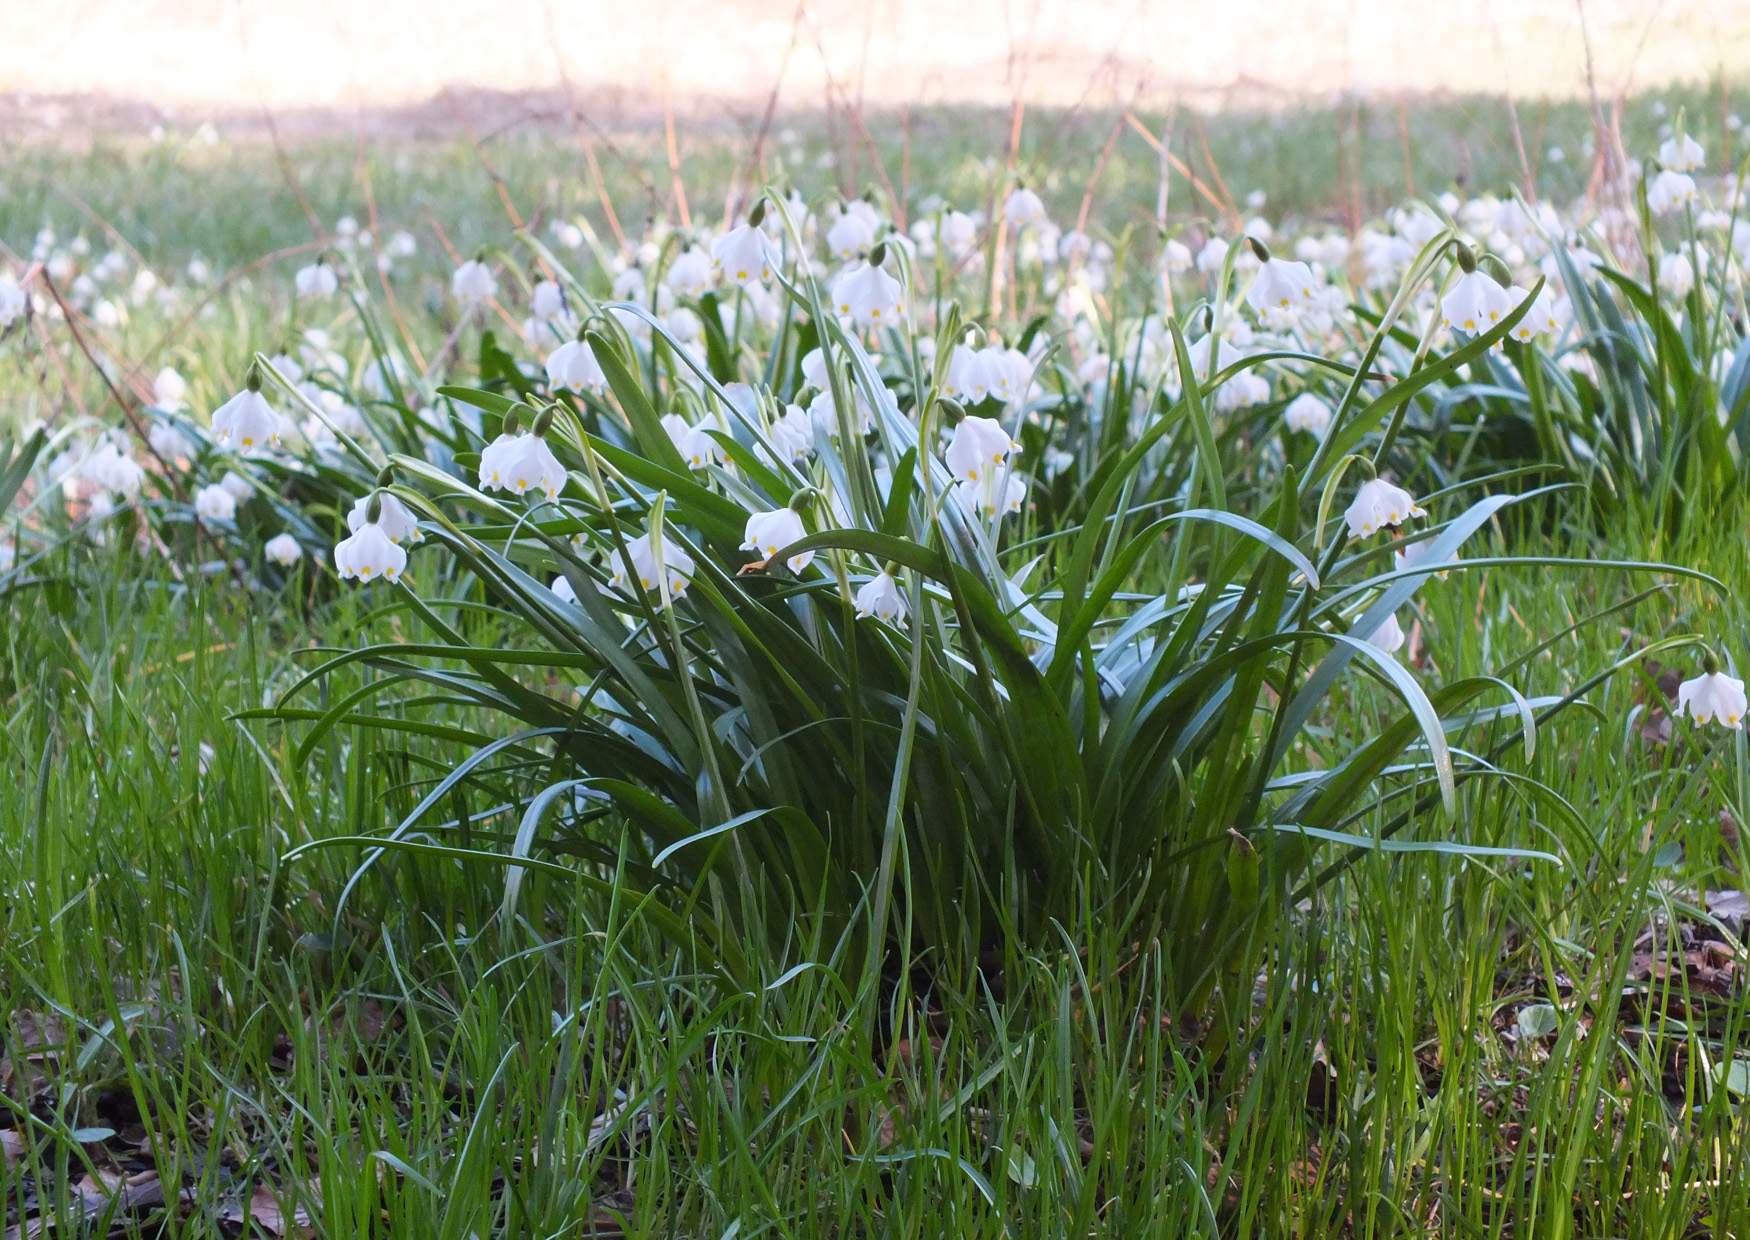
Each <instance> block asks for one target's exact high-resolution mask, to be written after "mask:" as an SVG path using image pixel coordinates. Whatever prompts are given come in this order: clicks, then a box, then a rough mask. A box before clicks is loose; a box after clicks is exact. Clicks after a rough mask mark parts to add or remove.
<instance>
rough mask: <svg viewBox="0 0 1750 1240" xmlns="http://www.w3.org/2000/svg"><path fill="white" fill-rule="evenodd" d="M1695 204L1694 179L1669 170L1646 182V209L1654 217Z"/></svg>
mask: <svg viewBox="0 0 1750 1240" xmlns="http://www.w3.org/2000/svg"><path fill="white" fill-rule="evenodd" d="M1694 202H1695V178H1694V177H1692V176H1690V175H1689V174H1688V173H1687V172H1675V171H1673V170H1672V169H1670V168H1667V169H1665V170H1664V171H1663V172H1661V173H1659V174H1658V175H1657V176H1655V177H1654V178H1653V179H1652V180H1651V181H1648V182H1647V209H1648V210H1649V211H1651V212H1652V213H1653V214H1654V215H1670V214H1671V213H1672V212H1674V211H1681V210H1683V208H1685V207H1687V206H1691V205H1693V204H1694Z"/></svg>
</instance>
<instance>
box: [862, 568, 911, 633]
mask: <svg viewBox="0 0 1750 1240" xmlns="http://www.w3.org/2000/svg"><path fill="white" fill-rule="evenodd" d="M856 603H857V619H859V620H864V619H867V618H868V617H870V616H874V617H875V618H876V619H877V620H884V621H886V622H887V623H888V624H897V623H898V622H899V621H901V620H903V619H905V612H906V606H905V594H904V593H903V592H902V591H901V590H900V588H899V582H897V581H895V580H894V577H893V574H892V573H890V572H888V571H887V570H886V569H882V570H881V571H880V572H879V573H876V574H875V575H874V576H873V577H871V578H869V580H868V581H866V582H864V583H863V584H862V586H861V587H859V588H858V590H857V598H856Z"/></svg>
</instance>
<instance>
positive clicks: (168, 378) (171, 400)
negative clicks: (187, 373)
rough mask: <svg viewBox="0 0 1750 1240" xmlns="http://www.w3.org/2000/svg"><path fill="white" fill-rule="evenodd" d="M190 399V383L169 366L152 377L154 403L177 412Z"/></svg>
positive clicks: (158, 406) (160, 407)
mask: <svg viewBox="0 0 1750 1240" xmlns="http://www.w3.org/2000/svg"><path fill="white" fill-rule="evenodd" d="M187 399H188V383H187V382H186V381H185V380H184V379H183V377H182V376H181V375H179V374H177V373H176V371H175V370H174V369H173V368H172V367H169V366H166V367H164V369H162V370H160V371H159V372H158V373H157V374H156V375H155V376H153V379H152V404H153V405H154V406H156V407H157V408H159V409H163V410H164V411H165V412H167V413H175V412H176V411H177V410H179V409H181V408H182V407H183V403H184V402H185V401H186V400H187Z"/></svg>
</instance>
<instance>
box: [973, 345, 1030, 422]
mask: <svg viewBox="0 0 1750 1240" xmlns="http://www.w3.org/2000/svg"><path fill="white" fill-rule="evenodd" d="M978 352H979V356H980V358H982V359H983V361H984V372H985V375H986V376H987V377H988V378H989V379H990V394H991V396H993V397H994V398H995V399H997V400H1000V401H1002V402H1003V404H1005V405H1008V406H1011V407H1012V406H1015V405H1019V404H1022V403H1023V402H1025V400H1026V398H1027V389H1028V388H1029V387H1030V386H1031V385H1032V382H1033V362H1032V359H1031V358H1029V357H1028V356H1027V355H1026V354H1025V353H1023V352H1021V351H1020V350H1019V349H1009V348H1004V347H1003V346H1002V345H1000V344H991V345H986V346H985V347H984V348H982V349H980V350H979V351H978Z"/></svg>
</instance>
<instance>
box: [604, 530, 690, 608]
mask: <svg viewBox="0 0 1750 1240" xmlns="http://www.w3.org/2000/svg"><path fill="white" fill-rule="evenodd" d="M657 551H658V549H657V546H656V542H655V540H654V539H653V538H652V536H651V532H650V531H648V530H647V531H645V533H643V534H641V535H639V536H638V537H637V538H634V539H631V540H630V541H628V542H627V543H625V545H624V546H623V547H622V548H621V550H619V551H616V552H614V554H613V555H612V556H610V557H609V563H610V564H611V566H612V571H611V574H610V576H609V578H608V584H609V585H611V586H612V587H614V588H615V589H616V590H620V591H622V592H626V561H627V560H630V561H631V562H632V574H633V576H634V577H635V578H636V579H637V581H638V585H639V586H640V588H642V589H644V590H656V589H658V588H659V586H660V585H661V584H662V583H663V581H664V579H666V584H667V586H668V592H669V595H670V596H671V597H674V598H679V597H680V596H681V595H682V594H683V593H685V592H686V588H687V583H688V582H689V581H690V580H691V579H692V576H693V557H692V556H690V555H688V554H687V553H686V552H685V551H684V550H682V549H681V548H680V547H679V546H677V545H676V544H675V543H674V542H673V541H672V540H671V539H669V538H668V536H667V535H664V536H663V539H662V547H661V557H660V558H661V561H662V563H661V572H660V574H659V572H658V565H657V560H658V554H657Z"/></svg>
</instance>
